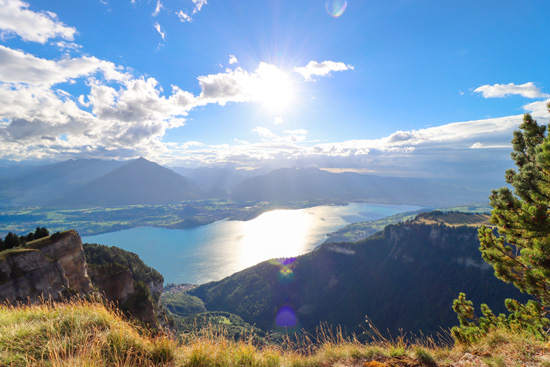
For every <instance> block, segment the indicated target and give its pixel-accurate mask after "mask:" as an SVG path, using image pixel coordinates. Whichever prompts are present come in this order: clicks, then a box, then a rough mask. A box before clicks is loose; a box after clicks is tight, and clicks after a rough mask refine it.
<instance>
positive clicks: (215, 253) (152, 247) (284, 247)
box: [82, 203, 420, 284]
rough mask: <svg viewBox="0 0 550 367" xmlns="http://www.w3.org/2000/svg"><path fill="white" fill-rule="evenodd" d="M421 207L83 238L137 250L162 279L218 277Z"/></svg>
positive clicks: (273, 214) (312, 213)
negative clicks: (356, 225)
mask: <svg viewBox="0 0 550 367" xmlns="http://www.w3.org/2000/svg"><path fill="white" fill-rule="evenodd" d="M417 209H420V208H419V207H416V206H407V205H383V204H363V203H351V204H349V205H346V206H326V205H323V206H316V207H313V208H306V209H297V210H273V211H270V212H267V213H264V214H262V215H260V216H259V217H257V218H255V219H253V220H250V221H246V222H242V221H228V220H224V221H219V222H215V223H211V224H208V225H205V226H201V227H196V228H189V229H165V228H152V227H140V228H133V229H127V230H123V231H118V232H110V233H104V234H99V235H96V236H88V237H83V238H82V240H83V242H85V243H86V242H87V243H99V244H103V245H109V246H117V247H120V248H122V249H124V250H127V251H131V252H134V253H136V254H138V255H139V256H140V257H141V259H142V260H143V261H145V263H146V264H147V265H149V266H151V267H153V268H155V269H157V270H158V271H159V272H160V273H161V274H162V275H163V276H164V280H165V283H192V284H202V283H206V282H209V281H213V280H220V279H222V278H224V277H226V276H228V275H231V274H233V273H235V272H237V271H240V270H243V269H245V268H248V267H250V266H252V265H255V264H257V263H259V262H262V261H264V260H269V259H272V258H279V257H293V256H297V255H301V254H304V253H306V252H309V251H311V250H313V249H314V248H315V247H316V246H318V245H319V244H321V243H323V242H324V241H325V239H326V235H327V234H328V233H331V232H334V231H336V230H337V229H339V228H341V227H344V226H346V225H347V224H350V223H356V222H363V221H368V220H375V219H380V218H383V217H386V216H389V215H393V214H397V213H401V212H405V211H412V210H417Z"/></svg>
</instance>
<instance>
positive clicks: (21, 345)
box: [0, 300, 550, 367]
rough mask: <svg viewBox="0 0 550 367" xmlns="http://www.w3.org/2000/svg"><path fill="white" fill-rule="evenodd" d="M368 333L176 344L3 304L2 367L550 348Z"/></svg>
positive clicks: (371, 362)
mask: <svg viewBox="0 0 550 367" xmlns="http://www.w3.org/2000/svg"><path fill="white" fill-rule="evenodd" d="M369 333H371V336H372V338H373V341H372V342H371V343H369V344H363V343H360V342H358V341H357V340H355V339H353V338H351V339H350V338H345V337H344V336H343V335H342V333H341V332H340V331H338V330H336V331H334V332H333V331H332V330H331V329H330V328H327V327H321V328H320V329H319V331H318V333H317V335H316V336H315V337H313V336H310V335H305V334H304V335H301V336H300V337H299V338H298V339H294V340H292V341H291V340H290V339H289V340H287V342H286V343H285V344H284V345H283V346H267V347H261V348H260V347H257V346H255V345H254V344H253V342H252V338H251V337H244V338H243V339H242V340H240V341H234V340H230V339H228V338H227V337H225V332H224V330H223V327H220V326H216V327H211V328H209V329H207V330H203V331H202V332H199V333H193V334H185V335H183V336H181V337H180V338H179V339H176V338H174V337H172V336H169V335H165V334H158V335H152V334H151V333H150V332H148V331H146V330H144V329H142V328H140V327H139V326H137V325H135V324H132V323H131V322H129V321H128V320H126V319H125V317H124V316H123V315H121V314H120V312H118V311H116V310H114V309H111V308H109V307H106V306H105V305H104V304H102V303H101V302H86V301H82V300H75V301H72V302H69V303H58V304H54V303H49V302H44V303H42V304H39V305H29V306H18V307H14V306H0V366H54V367H57V366H79V367H80V366H105V367H107V366H109V367H111V366H114V367H122V366H192V367H203V366H204V367H206V366H219V367H230V366H262V367H264V366H265V367H271V366H289V367H300V366H304V367H305V366H320V367H324V366H371V367H372V366H374V367H376V366H378V367H380V366H382V367H387V366H451V365H452V364H453V363H456V362H457V361H459V360H460V358H461V357H462V356H463V355H464V354H465V353H471V354H472V355H473V356H475V358H477V360H478V361H479V363H485V364H487V365H489V366H515V365H529V364H532V365H550V353H549V352H550V344H545V343H543V342H540V341H537V340H535V339H534V338H531V337H528V336H526V335H523V334H512V333H509V332H504V331H498V330H497V331H495V332H493V333H491V334H489V336H488V337H487V338H485V339H484V340H482V341H480V342H479V343H478V344H476V345H458V346H455V345H452V344H450V342H449V339H448V338H447V339H446V340H447V343H445V342H443V345H442V344H441V340H438V342H437V343H436V342H435V341H434V340H432V339H430V338H423V337H421V338H418V339H416V340H415V341H409V340H410V338H405V337H403V336H400V337H398V338H396V339H390V340H388V339H385V338H383V337H382V336H381V335H380V333H378V332H377V331H376V329H374V328H372V329H370V330H369ZM445 338H446V337H445V336H444V337H442V340H445ZM481 361H482V362H481Z"/></svg>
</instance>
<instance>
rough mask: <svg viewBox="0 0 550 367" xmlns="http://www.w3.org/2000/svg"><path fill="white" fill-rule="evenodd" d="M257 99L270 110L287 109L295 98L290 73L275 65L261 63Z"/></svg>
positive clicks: (258, 70) (258, 73)
mask: <svg viewBox="0 0 550 367" xmlns="http://www.w3.org/2000/svg"><path fill="white" fill-rule="evenodd" d="M256 73H257V76H258V79H257V82H258V85H257V96H256V97H257V100H258V101H259V102H260V103H261V104H262V105H263V106H264V107H265V108H266V109H268V110H269V111H270V112H274V113H280V112H284V111H285V110H287V109H288V108H289V107H290V105H291V104H292V101H293V100H294V85H293V83H292V80H291V78H290V77H289V75H288V74H287V73H286V72H284V71H283V70H281V69H279V68H277V67H276V66H275V65H270V64H265V63H260V66H259V67H258V69H257V71H256Z"/></svg>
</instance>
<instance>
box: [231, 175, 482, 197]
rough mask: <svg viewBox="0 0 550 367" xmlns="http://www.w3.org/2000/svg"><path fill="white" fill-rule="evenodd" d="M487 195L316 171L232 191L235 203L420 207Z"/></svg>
mask: <svg viewBox="0 0 550 367" xmlns="http://www.w3.org/2000/svg"><path fill="white" fill-rule="evenodd" d="M489 193H490V191H486V190H483V189H479V188H472V187H467V186H460V185H456V184H449V183H444V182H440V181H439V182H438V181H435V180H427V179H419V178H401V177H380V176H375V175H370V174H359V173H351V172H346V173H331V172H327V171H323V170H320V169H317V168H302V169H298V168H282V169H277V170H274V171H272V172H270V173H269V174H267V175H263V176H256V177H252V178H249V179H246V180H244V181H243V182H241V183H240V184H238V185H237V186H236V187H235V188H234V189H233V191H232V194H231V198H232V199H233V200H236V201H248V200H253V201H300V200H313V199H335V200H346V201H353V200H365V201H370V202H381V203H392V204H409V205H423V206H451V205H458V204H464V203H471V202H485V201H487V197H488V196H489Z"/></svg>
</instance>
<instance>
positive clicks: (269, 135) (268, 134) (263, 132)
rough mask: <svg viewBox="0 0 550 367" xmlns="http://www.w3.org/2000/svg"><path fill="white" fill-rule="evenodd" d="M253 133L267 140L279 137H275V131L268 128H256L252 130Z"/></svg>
mask: <svg viewBox="0 0 550 367" xmlns="http://www.w3.org/2000/svg"><path fill="white" fill-rule="evenodd" d="M252 131H253V132H255V133H256V134H258V135H260V136H261V137H262V138H265V139H273V138H276V137H277V135H275V134H274V133H273V131H271V130H270V129H268V128H267V127H256V128H254V129H252Z"/></svg>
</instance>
